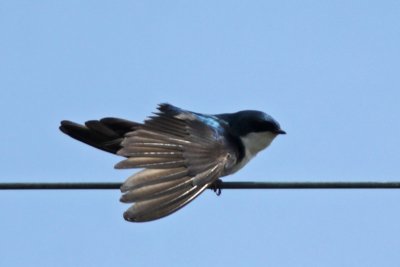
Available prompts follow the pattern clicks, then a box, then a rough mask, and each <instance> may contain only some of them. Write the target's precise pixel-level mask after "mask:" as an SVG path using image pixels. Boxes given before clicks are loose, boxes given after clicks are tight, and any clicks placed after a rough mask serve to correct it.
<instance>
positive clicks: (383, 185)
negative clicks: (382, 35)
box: [0, 181, 400, 190]
mask: <svg viewBox="0 0 400 267" xmlns="http://www.w3.org/2000/svg"><path fill="white" fill-rule="evenodd" d="M120 186H121V183H0V190H49V189H52V190H77V189H84V190H92V189H119V188H120ZM210 189H213V190H216V189H400V182H222V181H220V182H218V183H217V184H216V185H215V186H213V187H212V188H210Z"/></svg>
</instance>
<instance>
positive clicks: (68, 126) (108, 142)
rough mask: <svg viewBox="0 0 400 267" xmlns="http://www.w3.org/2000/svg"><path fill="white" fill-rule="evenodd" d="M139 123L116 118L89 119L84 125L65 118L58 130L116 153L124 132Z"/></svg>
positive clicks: (129, 130)
mask: <svg viewBox="0 0 400 267" xmlns="http://www.w3.org/2000/svg"><path fill="white" fill-rule="evenodd" d="M139 125H140V124H139V123H136V122H132V121H128V120H123V119H117V118H104V119H101V120H91V121H87V122H86V123H85V125H81V124H78V123H75V122H72V121H67V120H65V121H62V122H61V126H60V130H61V131H62V132H63V133H65V134H66V135H69V136H70V137H72V138H74V139H76V140H78V141H81V142H83V143H85V144H88V145H90V146H93V147H95V148H98V149H101V150H103V151H106V152H110V153H113V154H116V153H117V151H118V150H119V149H121V142H122V140H123V137H124V136H125V134H126V133H128V132H131V131H134V130H135V128H136V127H137V126H139Z"/></svg>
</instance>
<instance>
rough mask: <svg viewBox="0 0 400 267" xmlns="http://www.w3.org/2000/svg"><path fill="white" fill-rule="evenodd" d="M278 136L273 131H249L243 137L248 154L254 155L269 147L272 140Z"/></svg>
mask: <svg viewBox="0 0 400 267" xmlns="http://www.w3.org/2000/svg"><path fill="white" fill-rule="evenodd" d="M276 136H277V134H275V133H271V132H259V133H249V134H247V135H246V136H244V137H242V138H241V139H242V142H243V145H244V147H245V150H246V156H247V154H249V155H248V156H250V157H254V156H255V155H256V154H257V153H258V152H260V151H261V150H263V149H264V148H266V147H268V146H269V145H270V144H271V142H272V140H274V138H275V137H276Z"/></svg>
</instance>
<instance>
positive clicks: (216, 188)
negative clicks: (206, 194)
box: [210, 179, 222, 196]
mask: <svg viewBox="0 0 400 267" xmlns="http://www.w3.org/2000/svg"><path fill="white" fill-rule="evenodd" d="M221 185H222V180H221V179H218V180H216V181H215V182H214V183H212V184H211V185H210V188H211V189H212V190H213V191H214V192H215V194H216V195H217V196H220V195H221V193H222V188H221Z"/></svg>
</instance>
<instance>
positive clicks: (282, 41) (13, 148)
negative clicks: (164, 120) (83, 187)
mask: <svg viewBox="0 0 400 267" xmlns="http://www.w3.org/2000/svg"><path fill="white" fill-rule="evenodd" d="M399 12H400V3H399V2H398V1H2V2H1V3H0V33H1V37H0V38H1V42H0V58H1V62H0V103H1V105H0V119H1V124H2V131H0V140H2V142H0V149H1V151H2V153H1V156H0V160H1V167H2V174H1V175H0V182H22V181H28V182H40V181H44V182H75V181H81V182H84V181H88V182H89V181H99V182H107V181H109V182H122V181H123V180H124V179H125V178H126V177H128V176H129V175H130V174H131V173H132V171H131V170H124V171H121V170H114V169H113V165H114V164H115V163H117V162H118V161H119V160H120V159H119V158H118V157H116V156H114V155H110V154H107V153H103V152H101V151H98V150H96V149H93V148H91V147H88V146H85V145H83V144H81V143H78V142H76V141H74V140H72V139H70V138H68V137H67V136H65V135H63V134H61V133H60V132H59V131H58V125H59V121H61V120H63V119H69V120H74V121H77V122H83V121H85V120H89V119H97V118H102V117H106V116H115V117H122V118H127V119H131V120H136V121H142V120H143V119H145V118H146V116H148V115H150V114H151V112H153V111H154V110H155V108H156V105H157V104H158V103H160V102H169V103H172V104H174V105H177V106H180V107H182V108H186V109H190V110H194V111H198V112H203V113H222V112H234V111H238V110H241V109H258V110H262V111H265V112H267V113H269V114H270V115H272V116H273V117H274V118H276V119H277V120H278V121H279V122H280V124H281V125H282V127H283V128H284V129H285V130H286V131H287V132H288V135H286V136H280V137H279V138H278V139H277V140H275V141H274V143H273V144H272V145H271V147H270V148H269V149H268V150H266V151H264V152H262V153H260V154H259V155H258V156H257V157H256V158H255V159H254V160H253V161H252V162H251V163H249V165H247V166H246V168H244V169H242V170H241V171H240V172H239V173H237V174H235V175H233V176H230V177H226V179H225V180H231V181H369V180H371V181H372V180H373V181H387V180H388V181H395V180H399V179H400V165H399V162H400V156H399V148H400V141H399V136H400V125H399V119H398V117H399V115H400V107H399V100H400V91H399V88H400V75H399V69H400V49H399V47H400V16H399ZM119 196H120V193H119V191H118V190H109V191H30V192H26V191H7V192H5V191H2V192H0V210H1V222H0V225H1V230H0V233H1V239H0V265H1V266H98V267H100V266H122V265H127V266H188V265H189V266H307V267H309V266H398V263H399V261H400V253H399V252H400V251H399V247H400V228H399V224H400V216H399V203H400V193H399V192H397V191H394V190H393V191H390V190H359V191H356V190H337V191H334V190H315V191H306V190H297V191H294V190H292V191H290V190H279V191H271V190H255V191H249V190H241V191H229V190H225V191H223V192H222V195H221V196H220V197H217V196H215V194H214V193H213V192H211V191H207V192H205V193H204V194H203V195H201V196H200V197H199V198H197V199H196V200H195V201H194V202H192V203H191V204H190V205H188V206H187V207H185V208H184V209H182V210H180V211H179V212H177V213H175V214H174V215H172V216H169V217H167V218H164V219H162V220H158V221H155V222H151V223H144V224H133V223H128V222H126V221H124V220H123V218H122V213H123V211H124V210H125V209H126V208H128V206H127V205H125V204H122V203H120V202H119Z"/></svg>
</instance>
